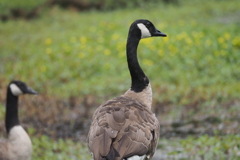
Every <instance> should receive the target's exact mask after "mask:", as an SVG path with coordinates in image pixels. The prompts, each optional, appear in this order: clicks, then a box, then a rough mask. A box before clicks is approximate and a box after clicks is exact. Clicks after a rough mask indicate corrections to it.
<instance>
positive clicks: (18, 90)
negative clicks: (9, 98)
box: [9, 81, 37, 96]
mask: <svg viewBox="0 0 240 160" xmlns="http://www.w3.org/2000/svg"><path fill="white" fill-rule="evenodd" d="M9 89H10V91H11V92H12V94H13V95H14V96H19V95H21V94H37V92H36V91H34V90H33V89H32V88H30V87H28V86H27V85H26V84H25V83H24V82H22V81H12V82H10V84H9Z"/></svg>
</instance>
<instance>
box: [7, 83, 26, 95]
mask: <svg viewBox="0 0 240 160" xmlns="http://www.w3.org/2000/svg"><path fill="white" fill-rule="evenodd" d="M10 89H11V91H12V94H13V95H14V96H19V95H21V94H23V92H22V91H21V90H20V88H19V87H18V86H17V85H16V84H10Z"/></svg>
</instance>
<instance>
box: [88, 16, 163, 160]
mask: <svg viewBox="0 0 240 160" xmlns="http://www.w3.org/2000/svg"><path fill="white" fill-rule="evenodd" d="M157 36H162V37H165V36H166V34H164V33H162V32H160V31H159V30H157V29H156V28H155V26H154V25H153V24H152V23H151V22H150V21H148V20H136V21H135V22H133V23H132V25H131V26H130V29H129V33H128V39H127V46H126V47H127V63H128V68H129V71H130V75H131V79H132V84H131V88H130V89H129V90H128V91H126V92H125V94H123V95H121V96H119V97H115V98H113V99H111V100H109V101H107V102H105V103H103V104H102V105H100V106H99V107H98V108H97V110H96V111H95V113H94V115H93V121H92V124H91V127H90V130H89V133H88V147H89V149H90V151H91V153H92V154H93V158H94V160H149V159H151V158H152V156H153V154H154V152H155V149H156V146H157V142H158V137H159V128H160V125H159V122H158V120H157V118H156V117H155V114H153V113H152V111H151V105H152V90H151V85H150V83H149V80H148V78H147V76H146V75H145V74H144V72H143V70H142V69H141V67H140V65H139V63H138V59H137V47H138V44H139V41H140V39H142V38H147V37H157Z"/></svg>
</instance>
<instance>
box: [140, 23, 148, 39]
mask: <svg viewBox="0 0 240 160" xmlns="http://www.w3.org/2000/svg"><path fill="white" fill-rule="evenodd" d="M137 26H138V28H139V29H140V30H141V33H142V36H141V38H147V37H151V36H152V35H151V33H150V32H149V30H148V29H147V27H146V26H145V25H144V24H142V23H138V24H137Z"/></svg>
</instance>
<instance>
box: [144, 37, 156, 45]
mask: <svg viewBox="0 0 240 160" xmlns="http://www.w3.org/2000/svg"><path fill="white" fill-rule="evenodd" d="M152 41H153V38H144V39H142V40H141V42H142V43H143V44H146V45H148V44H151V43H152Z"/></svg>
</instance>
